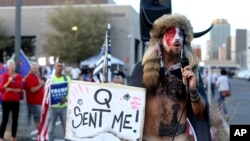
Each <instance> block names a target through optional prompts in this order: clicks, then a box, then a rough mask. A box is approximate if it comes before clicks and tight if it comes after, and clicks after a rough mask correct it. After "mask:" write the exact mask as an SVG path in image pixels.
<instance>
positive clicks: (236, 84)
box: [226, 79, 250, 125]
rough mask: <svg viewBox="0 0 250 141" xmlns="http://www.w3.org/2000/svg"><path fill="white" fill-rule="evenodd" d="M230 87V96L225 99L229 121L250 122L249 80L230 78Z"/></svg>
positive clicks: (231, 122)
mask: <svg viewBox="0 0 250 141" xmlns="http://www.w3.org/2000/svg"><path fill="white" fill-rule="evenodd" d="M230 83H231V87H232V95H231V97H229V98H227V99H226V106H227V108H228V112H229V117H230V120H229V123H230V124H231V125H233V124H245V125H246V124H248V125H249V124H250V120H249V118H250V112H249V109H250V81H247V80H241V79H230Z"/></svg>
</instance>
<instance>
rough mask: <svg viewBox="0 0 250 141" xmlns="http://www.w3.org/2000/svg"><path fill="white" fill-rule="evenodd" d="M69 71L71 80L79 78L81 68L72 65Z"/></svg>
mask: <svg viewBox="0 0 250 141" xmlns="http://www.w3.org/2000/svg"><path fill="white" fill-rule="evenodd" d="M70 73H71V78H72V80H79V78H80V74H81V70H80V69H79V68H78V67H77V66H73V67H72V69H71V72H70Z"/></svg>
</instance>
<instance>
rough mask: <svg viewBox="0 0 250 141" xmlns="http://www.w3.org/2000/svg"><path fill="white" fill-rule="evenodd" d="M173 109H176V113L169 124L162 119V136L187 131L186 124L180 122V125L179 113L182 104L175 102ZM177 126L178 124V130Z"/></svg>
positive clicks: (160, 132)
mask: <svg viewBox="0 0 250 141" xmlns="http://www.w3.org/2000/svg"><path fill="white" fill-rule="evenodd" d="M172 110H173V111H174V113H173V117H172V120H171V122H170V123H169V124H164V123H163V122H162V121H160V127H159V135H160V136H169V137H173V136H175V135H179V134H182V133H185V131H186V124H181V123H179V125H178V122H179V120H178V116H177V113H178V112H179V111H180V105H179V104H177V103H176V104H174V105H173V106H172ZM177 126H178V130H176V128H177ZM175 132H176V133H175Z"/></svg>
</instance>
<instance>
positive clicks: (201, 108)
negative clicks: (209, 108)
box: [190, 89, 206, 119]
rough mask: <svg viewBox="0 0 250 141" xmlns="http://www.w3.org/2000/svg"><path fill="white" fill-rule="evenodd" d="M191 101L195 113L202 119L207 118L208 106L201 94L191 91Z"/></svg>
mask: <svg viewBox="0 0 250 141" xmlns="http://www.w3.org/2000/svg"><path fill="white" fill-rule="evenodd" d="M190 100H191V105H192V109H193V112H194V113H195V114H196V115H197V116H198V117H200V118H201V119H203V118H204V116H205V108H206V104H205V101H204V99H203V97H202V96H201V95H200V94H199V92H198V90H197V89H195V90H190Z"/></svg>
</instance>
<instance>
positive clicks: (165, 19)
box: [142, 14, 198, 88]
mask: <svg viewBox="0 0 250 141" xmlns="http://www.w3.org/2000/svg"><path fill="white" fill-rule="evenodd" d="M171 27H178V28H180V29H183V30H184V37H185V43H184V49H185V53H186V57H187V58H188V59H189V64H190V65H191V66H192V68H193V70H194V71H196V68H197V65H198V58H197V56H196V55H195V54H194V52H193V51H192V48H191V41H192V39H193V28H192V26H191V24H190V22H189V20H188V19H187V18H186V17H185V16H183V15H180V14H165V15H163V16H161V17H160V18H158V19H157V20H155V22H154V23H153V25H152V28H151V30H150V40H149V47H148V49H147V50H146V52H145V54H144V56H143V60H142V65H143V66H144V68H143V84H144V86H145V87H146V88H147V87H152V86H156V85H157V83H158V81H159V77H160V68H161V64H160V63H161V52H162V50H161V48H160V44H159V42H160V39H161V38H162V36H163V35H164V33H165V31H166V30H167V29H168V28H171Z"/></svg>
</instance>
